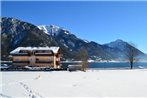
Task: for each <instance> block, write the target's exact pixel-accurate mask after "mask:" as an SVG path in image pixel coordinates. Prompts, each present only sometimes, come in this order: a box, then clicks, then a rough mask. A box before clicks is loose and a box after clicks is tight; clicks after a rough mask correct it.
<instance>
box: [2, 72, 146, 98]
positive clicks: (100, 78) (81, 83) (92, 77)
mask: <svg viewBox="0 0 147 98" xmlns="http://www.w3.org/2000/svg"><path fill="white" fill-rule="evenodd" d="M0 75H1V82H0V88H1V91H0V97H6V98H7V97H8V98H11V97H12V98H14V97H31V98H35V97H37V98H39V97H40V98H46V97H147V70H145V69H140V70H139V69H138V70H88V71H87V72H81V71H77V72H68V71H52V72H0Z"/></svg>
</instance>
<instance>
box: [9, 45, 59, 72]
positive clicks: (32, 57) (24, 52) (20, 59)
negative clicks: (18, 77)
mask: <svg viewBox="0 0 147 98" xmlns="http://www.w3.org/2000/svg"><path fill="white" fill-rule="evenodd" d="M10 55H11V56H12V62H13V66H19V67H25V66H30V67H48V68H55V69H56V68H60V48H59V47H18V48H16V49H15V50H13V51H11V52H10Z"/></svg>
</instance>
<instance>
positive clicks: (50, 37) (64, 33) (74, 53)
mask: <svg viewBox="0 0 147 98" xmlns="http://www.w3.org/2000/svg"><path fill="white" fill-rule="evenodd" d="M125 45H129V44H128V43H127V42H124V41H122V40H116V41H114V42H110V43H108V44H104V45H101V44H98V43H96V42H93V41H87V40H85V39H84V40H83V39H81V38H78V37H77V36H76V35H74V34H72V33H71V32H70V31H68V30H67V29H64V28H62V27H58V26H55V25H41V26H35V25H33V24H31V23H28V22H24V21H21V20H18V19H14V18H7V17H3V18H2V19H1V52H2V54H1V55H2V56H1V57H2V60H8V55H9V52H10V51H12V50H13V49H15V48H16V47H20V46H21V47H26V46H32V47H40V46H59V47H61V51H62V54H63V59H73V60H79V50H80V48H81V47H82V48H84V49H86V50H87V52H88V55H89V58H91V59H93V60H100V59H103V60H106V59H107V60H112V59H119V58H123V54H124V47H125ZM136 51H139V53H140V54H141V55H145V54H144V53H142V52H141V51H140V50H138V49H136Z"/></svg>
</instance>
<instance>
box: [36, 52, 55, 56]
mask: <svg viewBox="0 0 147 98" xmlns="http://www.w3.org/2000/svg"><path fill="white" fill-rule="evenodd" d="M34 55H35V56H52V55H53V54H51V53H35V54H34Z"/></svg>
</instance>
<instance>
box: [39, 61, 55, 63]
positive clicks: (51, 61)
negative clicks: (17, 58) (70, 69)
mask: <svg viewBox="0 0 147 98" xmlns="http://www.w3.org/2000/svg"><path fill="white" fill-rule="evenodd" d="M36 63H53V61H36Z"/></svg>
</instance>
